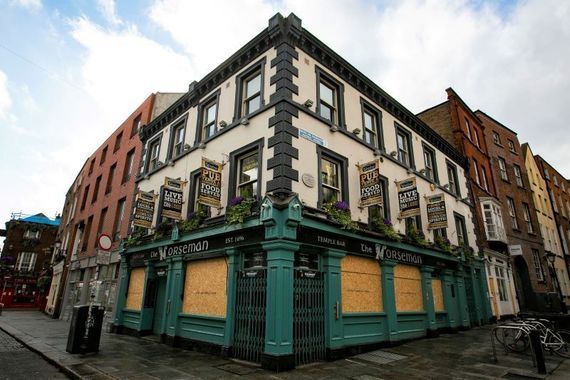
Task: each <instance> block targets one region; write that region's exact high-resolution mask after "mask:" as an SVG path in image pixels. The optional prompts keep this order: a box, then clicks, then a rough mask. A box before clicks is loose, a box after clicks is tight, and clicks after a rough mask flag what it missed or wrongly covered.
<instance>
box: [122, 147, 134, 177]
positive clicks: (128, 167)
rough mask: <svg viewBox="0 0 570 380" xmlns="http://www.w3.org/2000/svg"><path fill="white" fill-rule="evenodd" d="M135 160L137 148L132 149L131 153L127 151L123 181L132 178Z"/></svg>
mask: <svg viewBox="0 0 570 380" xmlns="http://www.w3.org/2000/svg"><path fill="white" fill-rule="evenodd" d="M134 160H135V148H133V149H131V150H130V151H129V153H127V158H126V159H125V168H124V169H123V180H122V181H121V182H122V183H125V182H127V181H128V180H129V179H131V172H132V170H133V164H134Z"/></svg>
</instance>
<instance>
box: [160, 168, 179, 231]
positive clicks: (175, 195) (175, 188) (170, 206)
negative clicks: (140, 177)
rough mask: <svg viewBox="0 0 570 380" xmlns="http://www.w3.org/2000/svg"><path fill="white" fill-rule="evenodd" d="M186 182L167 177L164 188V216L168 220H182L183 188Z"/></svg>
mask: <svg viewBox="0 0 570 380" xmlns="http://www.w3.org/2000/svg"><path fill="white" fill-rule="evenodd" d="M183 187H184V182H183V181H181V180H179V179H173V178H168V177H166V178H165V179H164V186H163V188H162V216H163V217H166V218H171V219H176V220H180V219H182V203H183V193H182V188H183Z"/></svg>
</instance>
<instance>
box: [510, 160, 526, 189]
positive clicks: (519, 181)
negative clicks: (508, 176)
mask: <svg viewBox="0 0 570 380" xmlns="http://www.w3.org/2000/svg"><path fill="white" fill-rule="evenodd" d="M513 172H514V173H515V182H516V183H517V186H519V187H524V184H523V179H522V174H521V167H520V166H518V165H516V164H513Z"/></svg>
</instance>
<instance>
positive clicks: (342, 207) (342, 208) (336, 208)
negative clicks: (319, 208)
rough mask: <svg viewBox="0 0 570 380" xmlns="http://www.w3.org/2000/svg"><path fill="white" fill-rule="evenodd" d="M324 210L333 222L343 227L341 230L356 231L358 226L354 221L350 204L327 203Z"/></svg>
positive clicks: (340, 202) (339, 202) (342, 202)
mask: <svg viewBox="0 0 570 380" xmlns="http://www.w3.org/2000/svg"><path fill="white" fill-rule="evenodd" d="M323 208H324V209H325V211H326V213H327V214H328V216H329V217H330V219H331V220H332V221H333V222H336V223H338V224H340V225H342V227H341V228H342V229H343V230H349V231H354V230H356V228H357V227H358V226H357V224H356V223H355V222H353V221H352V215H351V214H350V208H349V207H348V203H346V202H344V201H337V202H334V203H325V204H324V205H323Z"/></svg>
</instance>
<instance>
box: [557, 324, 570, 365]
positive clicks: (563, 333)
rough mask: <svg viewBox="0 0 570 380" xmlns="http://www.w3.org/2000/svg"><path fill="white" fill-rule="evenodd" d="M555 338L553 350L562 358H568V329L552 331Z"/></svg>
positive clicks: (569, 335)
mask: <svg viewBox="0 0 570 380" xmlns="http://www.w3.org/2000/svg"><path fill="white" fill-rule="evenodd" d="M554 336H555V339H557V340H558V342H557V343H558V344H557V345H556V349H555V350H554V352H555V353H556V355H558V356H561V357H563V358H570V331H568V330H558V331H556V332H555V333H554Z"/></svg>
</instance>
